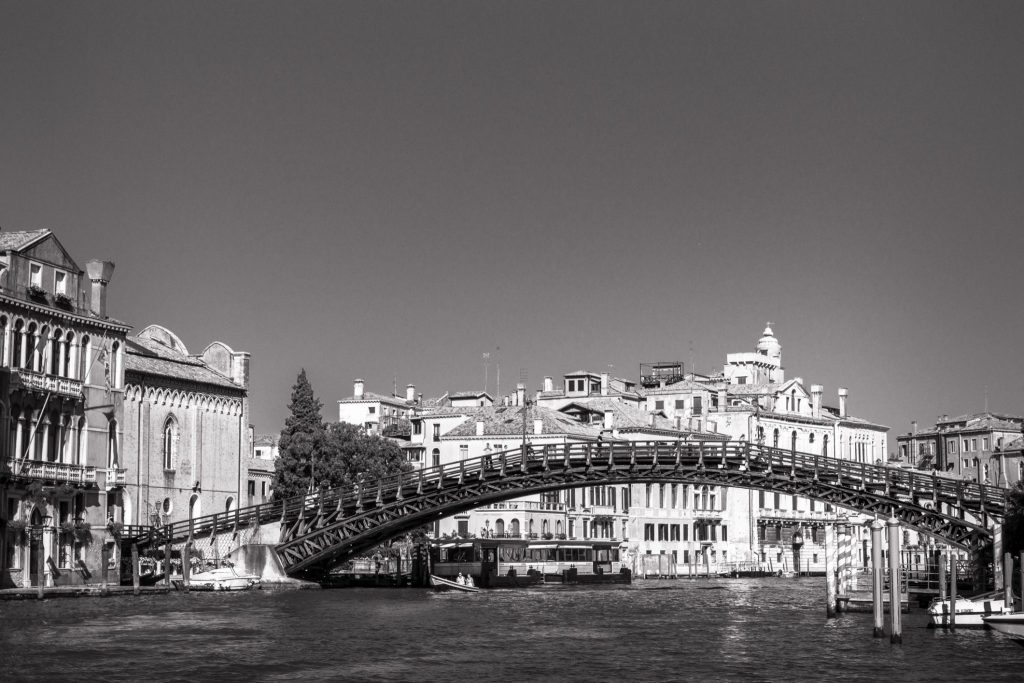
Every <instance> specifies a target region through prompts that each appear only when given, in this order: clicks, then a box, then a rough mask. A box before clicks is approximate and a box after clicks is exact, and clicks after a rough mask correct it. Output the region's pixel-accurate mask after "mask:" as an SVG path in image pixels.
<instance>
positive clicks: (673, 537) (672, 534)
mask: <svg viewBox="0 0 1024 683" xmlns="http://www.w3.org/2000/svg"><path fill="white" fill-rule="evenodd" d="M668 530H669V540H670V541H678V540H679V525H678V524H673V525H672V526H670V527H669V529H668Z"/></svg>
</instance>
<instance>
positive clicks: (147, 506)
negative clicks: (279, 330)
mask: <svg viewBox="0 0 1024 683" xmlns="http://www.w3.org/2000/svg"><path fill="white" fill-rule="evenodd" d="M127 342H128V343H127V354H126V378H125V405H124V419H125V423H126V429H125V438H124V455H125V457H126V458H127V460H128V462H129V463H130V465H129V475H128V483H127V488H128V490H129V491H130V492H131V494H132V497H133V499H134V500H135V501H136V508H137V511H135V510H126V515H125V516H126V520H125V521H126V522H131V523H137V524H152V525H159V524H165V523H167V522H170V521H178V520H184V519H189V518H193V517H199V516H201V515H206V514H213V513H219V512H230V511H231V510H234V509H235V508H236V507H238V506H239V505H246V504H247V503H248V491H247V489H246V488H243V487H245V486H246V485H247V481H248V478H247V465H248V462H249V459H250V458H251V454H252V443H251V442H250V432H249V354H248V353H247V352H244V351H234V350H232V349H231V348H230V347H229V346H227V345H226V344H224V343H223V342H213V343H212V344H210V345H209V346H207V347H206V348H205V349H204V350H203V352H202V353H200V354H197V355H191V354H190V353H189V351H188V349H187V348H186V347H185V345H184V343H182V341H181V339H180V338H179V337H178V336H177V335H175V334H174V333H173V332H171V331H170V330H168V329H167V328H165V327H161V326H159V325H150V326H149V327H147V328H146V329H144V330H143V331H142V332H140V333H139V334H138V335H137V336H133V337H129V338H128V340H127Z"/></svg>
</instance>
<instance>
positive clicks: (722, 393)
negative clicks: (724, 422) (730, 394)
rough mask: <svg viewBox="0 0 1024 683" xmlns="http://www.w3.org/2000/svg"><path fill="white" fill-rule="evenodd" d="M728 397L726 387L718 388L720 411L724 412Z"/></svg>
mask: <svg viewBox="0 0 1024 683" xmlns="http://www.w3.org/2000/svg"><path fill="white" fill-rule="evenodd" d="M727 400H728V399H726V397H725V389H719V390H718V412H720V413H724V412H725V406H726V402H727Z"/></svg>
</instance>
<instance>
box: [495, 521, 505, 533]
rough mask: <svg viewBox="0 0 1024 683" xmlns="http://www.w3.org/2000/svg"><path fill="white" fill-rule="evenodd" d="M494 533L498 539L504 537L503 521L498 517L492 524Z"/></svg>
mask: <svg viewBox="0 0 1024 683" xmlns="http://www.w3.org/2000/svg"><path fill="white" fill-rule="evenodd" d="M494 533H495V535H496V536H497V537H498V538H504V537H505V520H503V519H501V518H500V517H499V518H498V519H497V520H496V521H495V522H494Z"/></svg>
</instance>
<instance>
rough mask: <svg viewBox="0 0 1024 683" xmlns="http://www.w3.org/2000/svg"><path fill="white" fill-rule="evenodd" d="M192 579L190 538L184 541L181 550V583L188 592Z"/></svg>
mask: <svg viewBox="0 0 1024 683" xmlns="http://www.w3.org/2000/svg"><path fill="white" fill-rule="evenodd" d="M191 579H192V539H191V538H190V539H189V540H187V541H185V549H184V550H182V551H181V585H183V586H184V587H185V592H186V593H188V589H189V586H190V585H191Z"/></svg>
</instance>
